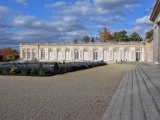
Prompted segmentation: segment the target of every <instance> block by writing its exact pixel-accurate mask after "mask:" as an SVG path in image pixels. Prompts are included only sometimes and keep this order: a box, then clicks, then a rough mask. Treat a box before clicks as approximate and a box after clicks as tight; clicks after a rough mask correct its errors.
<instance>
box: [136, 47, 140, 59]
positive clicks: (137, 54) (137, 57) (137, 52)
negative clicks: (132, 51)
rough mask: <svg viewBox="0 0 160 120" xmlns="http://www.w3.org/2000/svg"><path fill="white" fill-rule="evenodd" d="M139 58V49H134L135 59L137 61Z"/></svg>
mask: <svg viewBox="0 0 160 120" xmlns="http://www.w3.org/2000/svg"><path fill="white" fill-rule="evenodd" d="M139 60H140V50H139V49H137V50H136V61H139Z"/></svg>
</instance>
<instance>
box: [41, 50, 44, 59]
mask: <svg viewBox="0 0 160 120" xmlns="http://www.w3.org/2000/svg"><path fill="white" fill-rule="evenodd" d="M41 59H45V51H44V50H41Z"/></svg>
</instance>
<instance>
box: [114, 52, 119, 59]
mask: <svg viewBox="0 0 160 120" xmlns="http://www.w3.org/2000/svg"><path fill="white" fill-rule="evenodd" d="M116 60H118V50H114V61H116Z"/></svg>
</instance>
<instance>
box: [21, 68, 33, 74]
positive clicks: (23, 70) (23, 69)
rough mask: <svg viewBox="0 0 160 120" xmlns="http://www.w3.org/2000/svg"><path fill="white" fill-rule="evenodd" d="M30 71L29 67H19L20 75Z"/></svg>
mask: <svg viewBox="0 0 160 120" xmlns="http://www.w3.org/2000/svg"><path fill="white" fill-rule="evenodd" d="M30 71H31V69H30V68H29V67H21V68H20V73H21V74H22V75H28V74H30Z"/></svg>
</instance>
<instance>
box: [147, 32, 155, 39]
mask: <svg viewBox="0 0 160 120" xmlns="http://www.w3.org/2000/svg"><path fill="white" fill-rule="evenodd" d="M152 36H153V30H149V31H148V32H146V39H150V38H151V37H152Z"/></svg>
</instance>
